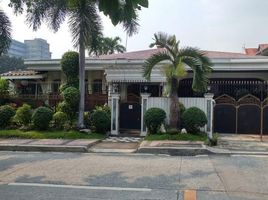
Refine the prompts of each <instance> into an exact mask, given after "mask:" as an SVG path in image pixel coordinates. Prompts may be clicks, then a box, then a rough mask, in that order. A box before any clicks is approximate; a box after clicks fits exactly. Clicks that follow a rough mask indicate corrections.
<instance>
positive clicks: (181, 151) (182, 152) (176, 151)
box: [137, 147, 213, 156]
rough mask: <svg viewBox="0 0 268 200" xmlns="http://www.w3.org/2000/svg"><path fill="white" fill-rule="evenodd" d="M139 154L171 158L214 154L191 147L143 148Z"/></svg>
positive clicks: (204, 149)
mask: <svg viewBox="0 0 268 200" xmlns="http://www.w3.org/2000/svg"><path fill="white" fill-rule="evenodd" d="M137 153H148V154H167V155H171V156H196V155H208V154H213V153H212V152H211V151H209V150H208V149H206V148H191V147H183V148H179V147H176V148H174V147H142V148H139V149H138V150H137Z"/></svg>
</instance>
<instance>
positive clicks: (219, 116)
mask: <svg viewBox="0 0 268 200" xmlns="http://www.w3.org/2000/svg"><path fill="white" fill-rule="evenodd" d="M215 102H216V105H215V107H214V131H215V132H218V133H238V134H260V133H261V131H263V134H268V99H266V100H264V101H263V102H261V101H260V99H259V98H257V97H255V96H253V95H246V96H244V97H242V98H240V99H239V100H238V101H236V100H235V99H234V98H232V97H230V96H228V95H222V96H220V97H218V98H216V99H215Z"/></svg>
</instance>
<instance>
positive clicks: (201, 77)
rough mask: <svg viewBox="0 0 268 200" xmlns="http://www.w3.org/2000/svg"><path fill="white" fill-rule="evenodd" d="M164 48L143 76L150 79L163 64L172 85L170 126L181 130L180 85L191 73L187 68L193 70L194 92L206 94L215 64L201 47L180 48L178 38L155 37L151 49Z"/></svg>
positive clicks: (153, 57)
mask: <svg viewBox="0 0 268 200" xmlns="http://www.w3.org/2000/svg"><path fill="white" fill-rule="evenodd" d="M154 46H157V47H160V48H163V49H162V51H160V52H158V53H156V54H154V55H152V56H151V57H150V58H148V59H147V60H146V61H145V64H144V68H143V69H144V71H143V76H144V77H145V78H146V79H147V80H149V79H150V76H151V72H152V70H153V68H154V67H155V66H156V65H159V64H162V62H164V63H163V71H164V73H165V76H166V78H167V82H168V86H169V96H170V98H171V104H170V127H171V128H175V129H176V128H177V126H178V124H180V122H179V119H180V118H179V115H180V113H179V109H178V86H179V80H180V79H181V78H182V77H184V76H185V75H186V73H187V71H186V67H190V68H191V69H192V71H193V85H192V88H193V90H194V91H199V92H205V91H206V90H207V83H208V80H209V79H208V75H209V73H210V71H211V66H212V63H211V61H210V59H209V58H208V57H207V56H205V54H204V52H202V51H200V50H199V49H197V48H192V47H185V48H179V41H177V39H176V36H175V35H168V34H166V33H162V32H160V33H157V34H154V42H153V43H152V44H151V45H150V47H154Z"/></svg>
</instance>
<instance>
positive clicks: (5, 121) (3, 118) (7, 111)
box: [0, 105, 16, 128]
mask: <svg viewBox="0 0 268 200" xmlns="http://www.w3.org/2000/svg"><path fill="white" fill-rule="evenodd" d="M15 114H16V112H15V109H14V108H12V107H11V106H9V105H5V106H1V107H0V127H1V128H5V127H7V126H8V125H9V124H10V122H11V119H12V117H13V116H14V115H15Z"/></svg>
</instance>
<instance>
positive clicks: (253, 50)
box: [245, 48, 258, 56]
mask: <svg viewBox="0 0 268 200" xmlns="http://www.w3.org/2000/svg"><path fill="white" fill-rule="evenodd" d="M245 52H246V54H247V55H251V56H255V55H256V54H257V52H258V49H257V48H245Z"/></svg>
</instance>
